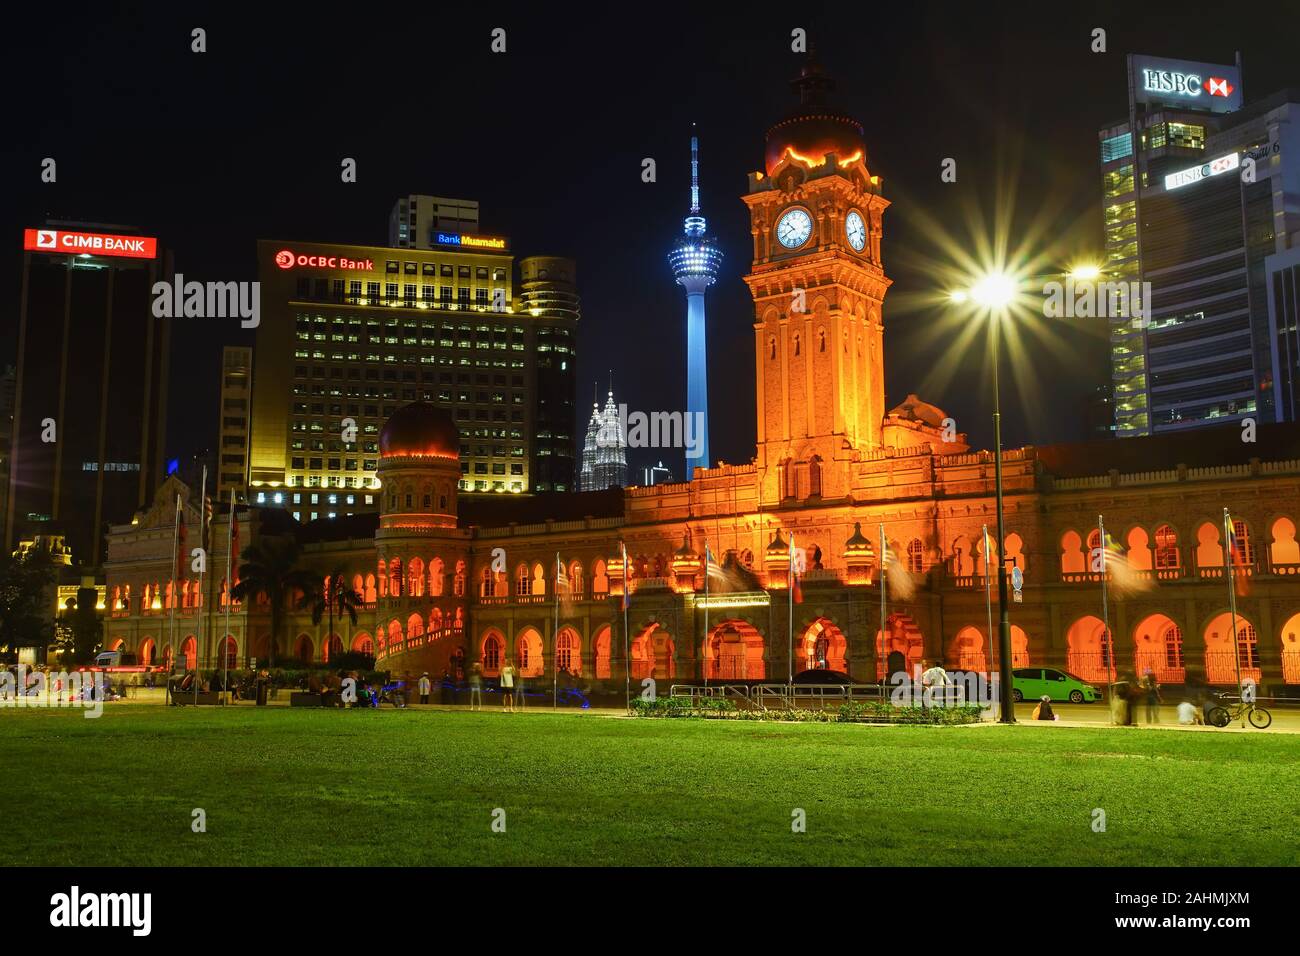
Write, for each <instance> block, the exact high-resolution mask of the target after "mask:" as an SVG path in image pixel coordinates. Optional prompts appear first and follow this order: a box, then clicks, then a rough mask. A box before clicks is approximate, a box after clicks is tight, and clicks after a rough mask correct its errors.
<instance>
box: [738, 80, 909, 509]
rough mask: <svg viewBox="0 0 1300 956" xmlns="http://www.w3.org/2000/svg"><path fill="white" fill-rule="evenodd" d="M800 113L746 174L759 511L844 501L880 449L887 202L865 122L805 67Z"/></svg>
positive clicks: (771, 136) (770, 135)
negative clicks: (841, 107) (762, 506)
mask: <svg viewBox="0 0 1300 956" xmlns="http://www.w3.org/2000/svg"><path fill="white" fill-rule="evenodd" d="M791 86H792V87H793V89H794V91H795V92H796V93H797V94H798V95H799V105H798V107H797V108H796V109H795V110H794V111H793V112H792V113H790V115H788V116H787V117H786V118H785V119H783V120H782V121H780V122H779V123H777V124H776V125H775V126H773V127H772V128H771V129H769V130H768V132H767V149H766V162H765V166H764V170H763V172H755V173H750V175H749V193H748V195H746V196H745V197H744V200H745V203H746V205H748V206H749V214H750V224H751V228H750V232H751V234H752V235H753V239H754V252H753V255H754V261H753V265H752V267H751V269H750V272H749V274H748V275H747V276H745V282H746V283H747V284H748V285H749V291H750V294H751V295H752V296H753V298H754V360H755V372H756V376H755V384H756V397H757V406H758V408H757V410H758V468H759V475H760V477H761V481H762V483H763V484H762V490H763V500H764V501H769V502H770V501H784V500H804V499H808V498H814V499H815V498H836V497H840V496H842V495H845V494H847V493H848V491H849V487H850V481H851V477H852V475H851V463H852V462H853V461H854V460H855V459H857V458H858V457H859V456H860V455H862V454H864V453H869V452H872V451H875V450H877V449H879V448H880V447H882V445H883V440H882V421H883V419H884V416H885V388H884V361H883V357H882V353H883V349H882V344H883V343H882V331H883V326H882V324H881V306H882V304H883V301H884V298H885V290H886V289H888V288H889V284H890V280H889V279H887V278H886V277H885V273H884V270H883V269H882V267H881V262H880V235H881V219H882V217H883V215H884V211H885V207H886V206H888V205H889V202H888V201H887V200H886V199H885V198H884V197H883V196H882V195H881V188H880V177H879V176H873V175H872V174H871V172H870V170H869V169H868V166H867V154H866V145H865V142H864V139H863V130H862V125H861V124H860V123H858V122H857V121H856V120H854V119H853V118H851V117H849V116H847V115H845V114H843V113H841V112H839V111H838V110H835V109H833V108H831V107H830V106H829V105H828V103H827V93H828V92H829V90H830V89H831V88H832V82H831V79H830V77H828V76H827V75H826V74H825V73H824V72H823V71H822V69H821V67H820V66H819V65H818V64H817V63H816V62H815V61H813V60H812V59H811V58H810V59H809V61H808V62H807V63H806V64H805V65H804V67H803V69H802V70H801V71H800V73H799V76H798V77H797V78H796V79H795V80H794V82H793V83H792V84H791Z"/></svg>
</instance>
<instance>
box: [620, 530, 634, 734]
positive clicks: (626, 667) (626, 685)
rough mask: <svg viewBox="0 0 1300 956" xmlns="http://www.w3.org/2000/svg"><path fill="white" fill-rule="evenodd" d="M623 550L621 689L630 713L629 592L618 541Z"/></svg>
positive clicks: (626, 568) (626, 571) (624, 559)
mask: <svg viewBox="0 0 1300 956" xmlns="http://www.w3.org/2000/svg"><path fill="white" fill-rule="evenodd" d="M618 546H619V549H620V550H621V551H622V552H623V691H624V693H625V694H626V695H627V712H628V713H629V714H630V713H632V651H631V644H630V640H629V638H628V623H627V606H628V604H629V603H630V602H629V600H628V599H629V598H630V597H631V594H630V593H629V592H628V567H627V545H625V544H624V543H623V542H622V541H620V542H619V543H618Z"/></svg>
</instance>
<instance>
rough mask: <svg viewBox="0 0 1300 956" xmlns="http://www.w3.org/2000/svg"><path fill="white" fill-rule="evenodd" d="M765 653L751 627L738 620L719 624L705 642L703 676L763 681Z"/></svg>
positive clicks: (710, 632)
mask: <svg viewBox="0 0 1300 956" xmlns="http://www.w3.org/2000/svg"><path fill="white" fill-rule="evenodd" d="M810 630H811V629H810ZM765 650H766V645H765V642H764V641H763V635H762V634H760V633H759V631H758V628H756V627H754V625H753V624H750V623H749V622H748V621H742V620H738V619H737V620H726V621H719V622H718V624H717V625H716V626H715V627H713V628H712V629H711V630H710V631H709V637H708V639H707V640H706V641H705V642H704V673H705V675H706V676H707V677H708V679H709V680H718V681H730V680H735V681H759V680H764V679H765V678H766V677H767V664H766V661H765V660H764V656H765V654H764V652H765Z"/></svg>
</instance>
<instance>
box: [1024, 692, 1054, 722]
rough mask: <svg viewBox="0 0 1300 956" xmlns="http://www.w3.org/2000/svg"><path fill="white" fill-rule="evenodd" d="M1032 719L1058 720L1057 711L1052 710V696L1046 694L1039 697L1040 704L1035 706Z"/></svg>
mask: <svg viewBox="0 0 1300 956" xmlns="http://www.w3.org/2000/svg"><path fill="white" fill-rule="evenodd" d="M1030 719H1031V720H1056V719H1058V718H1057V716H1056V712H1055V711H1054V710H1052V698H1050V697H1048V696H1047V695H1046V694H1044V695H1043V696H1042V697H1041V698H1039V701H1038V706H1037V707H1035V708H1034V713H1033V716H1032V717H1031V718H1030Z"/></svg>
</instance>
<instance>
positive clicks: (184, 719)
mask: <svg viewBox="0 0 1300 956" xmlns="http://www.w3.org/2000/svg"><path fill="white" fill-rule="evenodd" d="M0 762H2V763H3V766H0V806H3V807H4V812H5V817H6V819H7V820H8V821H9V824H8V827H7V829H8V830H9V832H10V834H11V846H12V847H14V848H15V852H14V853H13V854H11V855H10V856H9V862H11V863H13V862H17V863H26V864H53V865H59V864H74V863H75V864H78V865H95V864H99V865H112V864H169V865H174V864H182V865H183V864H203V865H213V864H216V865H239V864H311V865H322V864H323V865H328V864H341V865H352V864H379V865H391V864H497V865H499V864H560V865H563V864H634V865H635V864H654V865H696V864H735V865H742V864H743V865H752V864H813V865H817V864H885V865H893V864H899V865H910V864H956V865H961V864H983V865H1023V864H1029V865H1037V864H1067V865H1071V864H1078V865H1089V866H1094V865H1100V866H1112V865H1143V864H1152V865H1155V864H1162V865H1169V864H1179V865H1181V864H1192V865H1263V864H1292V863H1294V861H1295V852H1296V850H1295V847H1296V845H1297V842H1298V838H1300V822H1298V821H1297V817H1296V815H1295V812H1294V806H1293V802H1294V795H1295V794H1296V793H1297V792H1300V738H1297V737H1295V736H1292V735H1270V734H1259V735H1255V736H1251V735H1246V734H1232V735H1228V734H1210V733H1180V732H1177V731H1158V730H1157V731H1147V730H1136V729H1130V728H1122V729H1121V728H1114V729H1078V728H1059V727H1046V728H1033V727H987V726H986V727H866V726H855V725H837V724H781V723H732V722H717V721H686V720H625V719H622V720H620V719H606V718H601V717H597V716H592V715H583V716H574V715H565V714H559V715H552V714H546V713H535V714H534V713H529V714H523V715H515V716H507V715H503V714H499V713H493V712H486V713H477V714H471V713H464V712H457V713H447V712H437V711H423V712H416V711H413V710H408V711H378V712H375V711H315V710H289V709H287V708H281V707H276V708H252V707H243V708H233V709H222V710H217V709H215V708H214V709H200V708H185V709H183V710H176V709H170V710H169V709H167V708H163V707H153V706H131V707H121V708H118V709H110V710H109V712H108V713H106V714H105V715H104V716H103V717H102V718H100V719H98V720H86V719H84V718H83V717H82V715H81V714H80V713H79V712H69V711H48V710H3V711H0ZM194 808H202V809H203V810H204V811H205V812H206V818H207V832H205V833H194V832H192V831H191V812H192V810H193V809H194ZM495 808H502V809H504V810H505V821H506V831H505V832H504V833H494V832H492V828H491V822H492V814H493V810H494V809H495ZM795 808H801V809H803V810H804V811H805V812H806V817H807V832H806V833H802V834H795V833H792V832H791V819H792V818H791V813H792V811H793V810H794V809H795ZM1094 808H1101V809H1103V810H1104V811H1105V813H1106V830H1105V832H1104V833H1098V832H1094V830H1093V827H1092V823H1093V810H1094Z"/></svg>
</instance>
